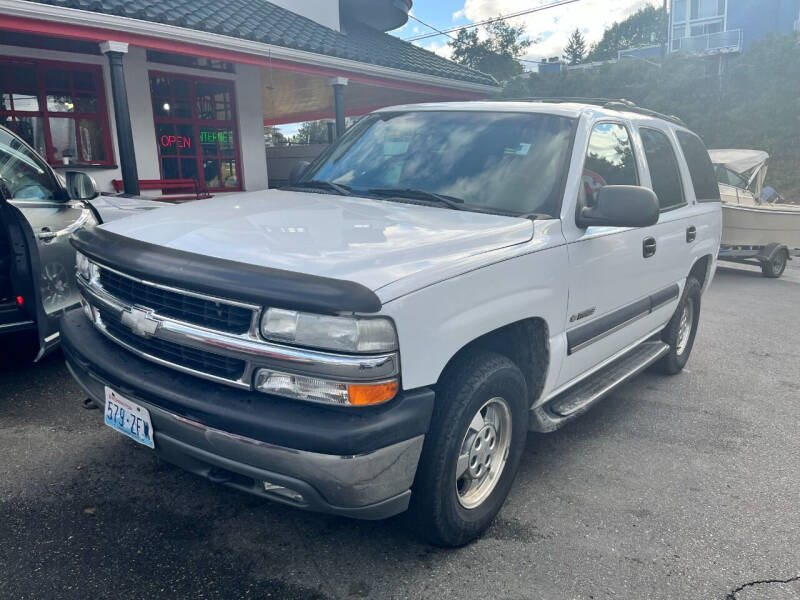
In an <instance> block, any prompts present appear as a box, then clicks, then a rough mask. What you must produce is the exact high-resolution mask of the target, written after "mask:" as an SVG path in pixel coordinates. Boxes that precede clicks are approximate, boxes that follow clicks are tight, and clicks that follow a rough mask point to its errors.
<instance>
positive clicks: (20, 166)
mask: <svg viewBox="0 0 800 600" xmlns="http://www.w3.org/2000/svg"><path fill="white" fill-rule="evenodd" d="M0 179H2V180H3V182H4V183H5V185H6V187H7V188H8V191H9V192H11V198H14V199H19V200H22V199H31V200H54V199H56V198H57V197H58V187H57V185H56V182H55V180H54V178H53V175H52V173H51V172H50V169H49V168H48V167H47V166H46V165H45V164H44V163H43V162H42V161H41V159H40V158H39V157H38V156H36V155H35V154H34V153H33V152H31V151H30V150H29V149H28V148H27V147H26V146H25V144H23V143H22V142H20V140H18V139H17V138H15V137H14V136H13V135H11V134H10V133H8V132H7V131H2V130H0Z"/></svg>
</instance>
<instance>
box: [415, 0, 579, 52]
mask: <svg viewBox="0 0 800 600" xmlns="http://www.w3.org/2000/svg"><path fill="white" fill-rule="evenodd" d="M568 1H569V2H577V1H578V0H568ZM408 17H409V18H410V19H414V20H415V21H416V22H417V23H419V24H420V25H424V26H425V27H427V28H428V29H433V30H434V31H435V32H436V33H435V34H430V35H429V36H427V37H436V36H439V35H444V36H447V37H449V38H450V39H451V40H453V41H454V42H455V41H456V38H454V37H453V36H452V35H450V33H448V32H447V31H442V30H440V29H437V28H436V27H434V26H433V25H431V24H429V23H426V22H425V21H423V20H422V19H418V18H417V17H415V16H414V15H408ZM495 20H497V19H495ZM414 39H422V38H414ZM405 41H409V40H405ZM516 60H517V61H519V62H523V63H531V64H534V65H538V64H539V61H538V60H529V59H525V58H517V59H516Z"/></svg>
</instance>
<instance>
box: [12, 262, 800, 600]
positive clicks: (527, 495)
mask: <svg viewBox="0 0 800 600" xmlns="http://www.w3.org/2000/svg"><path fill="white" fill-rule="evenodd" d="M82 399H83V394H81V392H80V390H79V388H78V387H77V385H76V384H75V383H74V382H73V381H72V379H71V377H70V375H69V374H68V372H67V370H66V368H65V367H64V365H63V358H62V357H61V356H60V355H58V354H57V355H54V356H52V357H50V358H49V359H47V360H46V361H45V362H44V363H42V364H39V365H32V366H19V365H17V366H6V367H5V368H3V369H0V598H1V599H3V600H5V599H14V600H16V599H19V600H22V599H31V600H33V599H36V600H40V599H49V598H59V599H60V598H76V599H83V598H92V599H101V598H115V599H127V598H137V599H138V598H142V599H157V598H158V599H160V598H180V599H189V598H192V599H193V598H220V599H225V600H232V599H238V598H276V599H287V600H309V599H318V600H326V599H334V598H381V599H382V598H436V599H437V600H444V599H448V598H458V599H459V600H465V599H472V598H481V599H485V600H493V599H543V600H561V599H564V600H574V599H581V600H584V599H586V600H589V599H593V600H599V599H605V598H623V599H635V600H640V599H650V598H659V599H662V598H663V599H670V600H674V599H688V600H692V599H718V600H788V599H800V433H799V428H800V427H799V426H800V260H796V261H795V262H794V263H792V265H791V266H790V268H789V270H788V271H787V274H786V275H785V276H784V278H783V279H780V280H768V279H764V278H762V277H761V275H760V273H758V272H757V271H756V270H754V269H749V268H746V267H738V266H735V267H723V268H721V269H720V270H719V272H718V274H717V278H716V280H715V281H714V284H713V285H712V287H711V289H710V290H709V292H708V293H707V294H706V296H704V299H703V308H702V315H701V325H700V331H699V334H698V338H697V341H696V344H695V348H694V353H693V356H692V358H691V360H690V362H689V364H688V366H687V369H686V370H685V371H684V372H683V373H682V374H680V375H678V376H675V377H664V376H660V375H654V374H645V375H643V376H641V377H639V378H637V379H636V380H634V381H633V382H631V383H629V384H627V385H625V386H624V387H622V388H620V389H619V390H618V391H617V392H616V393H614V394H612V395H611V396H610V397H608V398H607V399H606V400H605V401H604V402H603V403H602V404H601V405H599V406H598V407H597V408H595V409H594V410H592V411H591V412H590V413H589V414H587V415H585V416H584V417H583V418H582V419H581V420H580V421H578V422H575V423H573V424H571V425H569V426H568V427H566V428H565V429H563V430H561V431H559V432H557V433H554V434H550V435H536V434H530V435H529V437H528V443H527V449H526V453H525V456H524V457H523V462H522V466H521V468H520V471H519V475H518V477H517V481H516V483H515V485H514V488H513V489H512V492H511V495H510V496H509V498H508V500H507V502H506V505H505V507H504V508H503V510H502V511H501V513H500V515H499V517H498V519H497V520H496V522H495V523H494V525H493V526H492V528H491V529H490V530H489V531H488V533H487V534H486V535H485V537H483V538H482V539H480V540H478V541H477V542H475V543H473V544H471V545H470V546H467V547H465V548H462V549H459V550H441V549H436V548H432V547H430V546H427V545H425V544H423V543H421V542H419V541H418V540H417V539H416V538H415V537H414V536H413V535H412V534H411V533H409V531H408V528H407V526H406V523H405V521H404V520H403V518H395V519H392V520H390V521H385V522H358V521H351V520H347V519H343V518H338V517H331V516H325V515H317V514H311V513H305V512H302V511H298V510H294V509H290V508H286V507H283V506H279V505H277V504H272V503H269V502H267V501H263V500H261V499H258V498H253V497H250V496H248V495H245V494H243V493H240V492H237V491H233V490H229V489H226V488H223V487H221V486H217V485H214V484H211V483H210V482H208V481H206V480H203V479H200V478H198V477H195V476H193V475H190V474H187V473H185V472H183V471H181V470H179V469H178V468H176V467H173V466H170V465H168V464H166V463H163V462H161V461H159V460H158V459H157V458H156V457H155V456H154V455H153V454H152V452H151V451H150V450H148V449H147V448H146V447H144V446H140V445H137V444H136V443H135V442H133V441H131V440H129V439H127V438H125V437H123V436H122V435H119V434H117V433H116V432H114V431H112V430H111V429H110V428H108V427H106V426H105V425H104V424H103V422H102V415H101V414H100V413H99V411H97V410H86V409H84V408H82V406H81V400H82Z"/></svg>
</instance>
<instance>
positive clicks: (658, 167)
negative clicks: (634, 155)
mask: <svg viewBox="0 0 800 600" xmlns="http://www.w3.org/2000/svg"><path fill="white" fill-rule="evenodd" d="M639 133H640V135H641V136H642V144H643V145H644V153H645V156H646V157H647V166H648V168H649V169H650V179H651V180H652V182H653V191H654V192H655V193H656V196H658V204H659V206H661V210H667V209H670V208H676V207H678V206H683V205H684V204H686V199H685V198H684V197H683V184H682V183H681V172H680V169H679V168H678V159H677V157H676V156H675V149H674V148H673V147H672V142H670V141H669V138H668V137H667V136H666V134H664V133H663V132H661V131H658V130H657V129H648V128H642V129H640V130H639Z"/></svg>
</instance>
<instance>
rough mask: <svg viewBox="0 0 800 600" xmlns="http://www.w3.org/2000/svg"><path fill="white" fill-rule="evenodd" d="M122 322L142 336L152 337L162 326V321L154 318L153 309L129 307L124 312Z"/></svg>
mask: <svg viewBox="0 0 800 600" xmlns="http://www.w3.org/2000/svg"><path fill="white" fill-rule="evenodd" d="M122 324H123V325H126V326H127V327H130V329H131V331H133V333H135V334H136V335H139V336H142V337H151V336H153V335H155V334H156V331H158V328H159V327H161V321H159V320H158V319H154V318H153V311H150V310H142V309H140V308H129V309H127V310H124V311H123V312H122Z"/></svg>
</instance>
